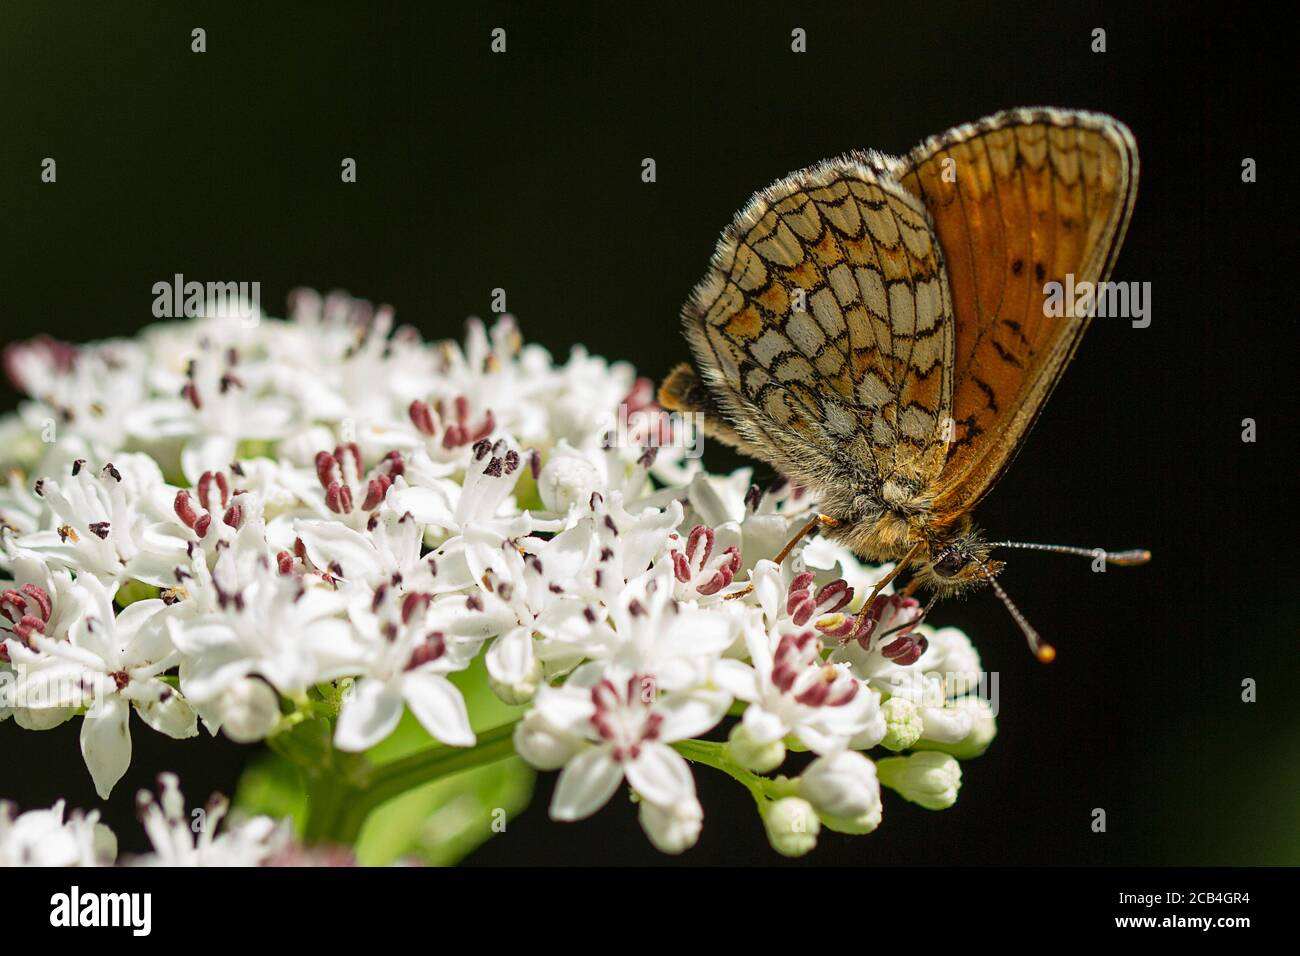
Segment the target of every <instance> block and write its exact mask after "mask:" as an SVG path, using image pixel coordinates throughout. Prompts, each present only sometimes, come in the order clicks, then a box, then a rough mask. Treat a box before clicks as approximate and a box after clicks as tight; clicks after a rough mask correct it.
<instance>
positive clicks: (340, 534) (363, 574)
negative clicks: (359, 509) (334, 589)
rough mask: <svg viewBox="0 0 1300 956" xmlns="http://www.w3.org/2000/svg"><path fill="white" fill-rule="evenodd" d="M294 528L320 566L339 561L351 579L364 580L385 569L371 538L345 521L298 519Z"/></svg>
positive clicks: (339, 564) (346, 576)
mask: <svg viewBox="0 0 1300 956" xmlns="http://www.w3.org/2000/svg"><path fill="white" fill-rule="evenodd" d="M295 529H296V530H297V532H298V537H299V538H301V539H302V543H303V544H304V545H305V546H306V548H307V556H308V557H309V558H311V560H312V562H313V563H314V564H315V565H316V566H317V567H318V568H328V567H330V566H332V565H334V564H337V565H338V566H339V567H341V568H342V569H343V577H345V578H347V579H349V580H363V581H364V580H367V579H369V578H371V577H374V576H375V575H379V574H382V573H383V568H382V567H381V566H380V564H379V555H378V553H377V552H376V551H375V546H374V545H373V544H371V543H370V539H369V538H367V537H366V536H365V535H362V534H359V533H358V532H356V531H353V530H352V529H351V528H349V527H347V526H346V525H344V524H342V523H340V522H338V521H299V522H298V523H297V525H296V526H295Z"/></svg>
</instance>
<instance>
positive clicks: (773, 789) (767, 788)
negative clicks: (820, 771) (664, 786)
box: [672, 740, 790, 807]
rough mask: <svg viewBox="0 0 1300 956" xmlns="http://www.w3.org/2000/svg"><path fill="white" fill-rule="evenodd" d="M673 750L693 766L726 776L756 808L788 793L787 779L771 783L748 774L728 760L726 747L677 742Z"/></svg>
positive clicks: (714, 744)
mask: <svg viewBox="0 0 1300 956" xmlns="http://www.w3.org/2000/svg"><path fill="white" fill-rule="evenodd" d="M672 747H673V749H674V750H676V751H677V752H678V753H679V754H681V755H682V756H683V757H685V758H686V759H687V760H690V761H692V762H693V763H701V764H704V765H705V766H706V767H712V768H713V769H715V770H721V771H722V772H723V773H725V774H727V776H729V777H731V778H732V779H734V780H735V781H736V782H738V783H739V784H741V785H742V786H743V787H744V788H745V789H746V790H748V791H749V793H750V796H752V797H753V798H754V802H755V803H757V804H758V805H759V807H762V806H763V804H764V801H766V800H775V799H777V798H778V797H784V796H787V795H788V794H789V793H790V780H789V779H787V778H786V777H777V778H776V779H775V780H772V779H769V778H767V777H760V776H759V775H758V774H756V773H754V772H753V771H752V770H747V769H746V768H744V767H742V766H741V765H740V764H738V763H736V761H735V760H733V759H732V758H731V751H730V750H729V749H728V748H727V745H726V744H720V743H714V742H712V741H708V740H679V741H678V742H677V743H675V744H673V745H672Z"/></svg>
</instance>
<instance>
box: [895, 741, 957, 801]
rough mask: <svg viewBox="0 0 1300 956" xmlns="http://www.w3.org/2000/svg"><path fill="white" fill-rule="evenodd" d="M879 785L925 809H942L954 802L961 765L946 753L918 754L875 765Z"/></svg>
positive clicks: (923, 752)
mask: <svg viewBox="0 0 1300 956" xmlns="http://www.w3.org/2000/svg"><path fill="white" fill-rule="evenodd" d="M876 772H877V773H878V774H879V775H880V782H881V783H883V784H884V785H885V786H886V787H889V788H890V789H891V790H896V791H897V792H898V793H899V795H900V796H902V797H903V798H904V799H906V800H910V801H911V802H912V803H916V804H919V805H920V806H923V807H925V808H926V809H927V810H944V809H947V808H948V807H950V806H952V805H953V804H954V803H956V802H957V791H958V790H960V789H961V765H960V764H959V763H957V761H956V760H955V759H953V758H952V757H951V756H949V755H948V754H946V753H940V752H939V751H935V750H927V751H922V752H920V753H914V754H910V755H909V756H906V757H885V758H884V759H883V760H878V761H877V762H876Z"/></svg>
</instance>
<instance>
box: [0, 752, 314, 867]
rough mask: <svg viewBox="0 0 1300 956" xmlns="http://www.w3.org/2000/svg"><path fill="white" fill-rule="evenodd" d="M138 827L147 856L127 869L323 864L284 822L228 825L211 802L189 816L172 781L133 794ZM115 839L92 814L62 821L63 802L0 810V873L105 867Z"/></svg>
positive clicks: (168, 777)
mask: <svg viewBox="0 0 1300 956" xmlns="http://www.w3.org/2000/svg"><path fill="white" fill-rule="evenodd" d="M137 805H138V809H139V811H140V822H141V823H142V824H143V826H144V832H145V835H146V836H147V837H148V839H149V842H150V843H151V844H152V845H153V852H152V853H146V854H143V855H140V856H134V857H129V858H127V859H126V860H124V861H123V862H124V863H126V864H128V865H131V866H276V865H286V864H287V865H299V864H300V863H323V862H329V861H328V860H326V859H325V858H323V857H319V856H317V855H313V854H309V853H306V852H305V851H303V850H302V849H301V848H299V847H295V846H294V844H293V841H292V835H291V833H290V829H289V826H288V824H287V821H279V822H277V821H275V820H272V819H271V818H270V817H264V816H261V817H251V818H246V819H241V820H237V821H235V822H233V823H231V822H229V821H227V819H226V811H227V810H228V808H229V807H228V804H227V802H226V800H225V798H224V797H221V796H219V795H214V796H213V798H212V799H211V800H210V801H209V802H208V805H207V806H206V807H196V808H194V809H192V810H190V811H189V812H188V813H187V812H186V810H185V799H184V797H183V796H182V795H181V792H180V786H179V783H178V781H177V779H176V777H175V775H174V774H170V773H164V774H161V775H160V776H159V777H158V796H157V797H156V798H155V797H154V795H153V794H151V793H149V792H148V791H147V790H141V791H140V793H139V794H138V795H137ZM116 860H117V837H116V836H115V835H114V834H113V832H112V831H111V830H109V829H108V827H106V826H105V825H104V824H102V823H100V822H99V813H98V811H94V810H92V811H91V812H90V813H88V814H82V813H80V812H77V811H74V812H72V813H71V814H69V815H68V817H67V819H66V820H65V819H64V815H63V801H62V800H60V801H59V802H58V803H56V804H55V805H54V806H53V807H52V808H50V809H49V810H29V811H28V812H26V813H23V814H21V815H19V816H17V817H16V818H15V816H14V810H13V807H12V806H11V805H10V804H8V803H0V866H111V865H112V864H113V863H114V862H115V861H116Z"/></svg>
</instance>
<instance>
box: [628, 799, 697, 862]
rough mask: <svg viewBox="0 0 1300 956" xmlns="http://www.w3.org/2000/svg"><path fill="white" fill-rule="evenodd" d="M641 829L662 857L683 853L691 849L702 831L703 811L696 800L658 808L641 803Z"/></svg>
mask: <svg viewBox="0 0 1300 956" xmlns="http://www.w3.org/2000/svg"><path fill="white" fill-rule="evenodd" d="M640 818H641V829H643V830H645V834H646V836H648V837H649V838H650V842H651V843H653V844H654V845H655V848H656V849H658V850H659V851H660V852H662V853H683V852H685V851H686V850H689V849H690V848H691V847H693V846H695V842H696V841H697V840H699V838H700V830H702V829H703V828H704V808H703V807H701V806H700V801H698V800H687V801H679V802H678V803H675V804H673V805H672V806H667V807H661V806H659V805H658V804H654V803H651V802H650V801H648V800H642V801H641V810H640Z"/></svg>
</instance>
